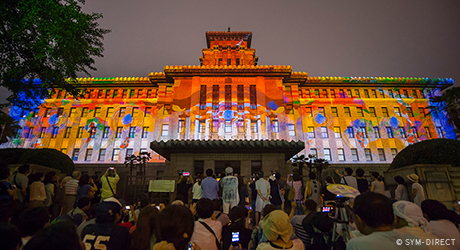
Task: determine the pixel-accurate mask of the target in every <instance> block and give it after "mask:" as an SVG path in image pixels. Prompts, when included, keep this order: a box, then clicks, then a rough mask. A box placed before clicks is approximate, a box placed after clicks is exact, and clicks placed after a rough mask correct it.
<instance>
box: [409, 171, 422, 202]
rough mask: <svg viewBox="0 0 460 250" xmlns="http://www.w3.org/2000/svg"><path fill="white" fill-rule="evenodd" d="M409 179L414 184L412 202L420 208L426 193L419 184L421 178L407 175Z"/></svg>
mask: <svg viewBox="0 0 460 250" xmlns="http://www.w3.org/2000/svg"><path fill="white" fill-rule="evenodd" d="M407 179H409V180H410V181H411V182H413V184H412V200H413V201H414V203H415V204H417V205H418V206H419V207H421V206H422V201H424V200H425V191H423V186H422V185H420V183H419V177H418V175H416V174H409V175H407Z"/></svg>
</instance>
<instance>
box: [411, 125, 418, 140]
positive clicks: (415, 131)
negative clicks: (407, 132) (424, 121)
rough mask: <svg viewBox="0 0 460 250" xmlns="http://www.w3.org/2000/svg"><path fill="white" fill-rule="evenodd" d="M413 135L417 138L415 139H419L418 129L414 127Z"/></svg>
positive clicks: (412, 129) (412, 128)
mask: <svg viewBox="0 0 460 250" xmlns="http://www.w3.org/2000/svg"><path fill="white" fill-rule="evenodd" d="M411 133H412V134H413V135H414V136H415V138H418V131H417V127H415V126H412V127H411Z"/></svg>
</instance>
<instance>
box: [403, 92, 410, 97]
mask: <svg viewBox="0 0 460 250" xmlns="http://www.w3.org/2000/svg"><path fill="white" fill-rule="evenodd" d="M403 94H404V96H403V97H404V98H409V94H408V93H407V90H403Z"/></svg>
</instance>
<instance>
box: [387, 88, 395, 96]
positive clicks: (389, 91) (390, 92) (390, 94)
mask: <svg viewBox="0 0 460 250" xmlns="http://www.w3.org/2000/svg"><path fill="white" fill-rule="evenodd" d="M388 95H389V96H390V98H395V96H394V94H393V90H391V89H389V90H388Z"/></svg>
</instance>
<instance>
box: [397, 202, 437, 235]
mask: <svg viewBox="0 0 460 250" xmlns="http://www.w3.org/2000/svg"><path fill="white" fill-rule="evenodd" d="M393 213H394V215H396V216H398V217H400V218H402V219H404V220H406V221H407V223H408V224H409V226H410V227H421V228H422V229H423V231H425V232H426V233H431V229H430V228H429V226H428V221H427V220H426V219H425V218H424V217H423V212H422V209H421V208H420V207H419V206H418V205H417V204H415V203H412V202H410V201H397V202H395V203H393Z"/></svg>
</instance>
